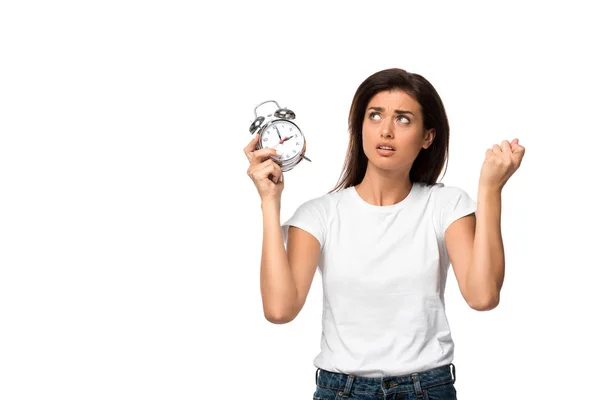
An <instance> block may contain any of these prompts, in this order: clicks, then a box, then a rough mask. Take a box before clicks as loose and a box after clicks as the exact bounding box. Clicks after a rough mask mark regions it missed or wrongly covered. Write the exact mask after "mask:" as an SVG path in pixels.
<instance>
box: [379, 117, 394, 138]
mask: <svg viewBox="0 0 600 400" xmlns="http://www.w3.org/2000/svg"><path fill="white" fill-rule="evenodd" d="M390 121H391V122H387V123H386V122H383V123H382V124H381V130H380V134H381V137H382V138H383V137H389V138H391V137H393V123H394V121H393V118H392V119H391V120H390Z"/></svg>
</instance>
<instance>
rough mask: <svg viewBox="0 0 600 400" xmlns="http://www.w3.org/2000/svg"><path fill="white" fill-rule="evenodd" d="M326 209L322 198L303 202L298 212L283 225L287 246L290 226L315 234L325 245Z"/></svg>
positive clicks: (284, 239)
mask: <svg viewBox="0 0 600 400" xmlns="http://www.w3.org/2000/svg"><path fill="white" fill-rule="evenodd" d="M326 217H327V216H326V210H325V205H324V203H323V199H322V198H316V199H312V200H309V201H306V202H304V203H303V204H301V205H300V206H299V207H298V208H297V209H296V212H295V213H294V214H293V215H292V216H291V217H290V218H289V219H288V220H287V221H285V222H284V223H283V224H282V225H281V232H282V234H283V243H284V244H285V247H286V248H287V242H288V233H289V229H290V226H295V227H298V228H300V229H302V230H304V231H306V232H308V233H310V234H311V235H313V236H314V237H315V238H316V239H317V240H318V241H319V244H320V245H321V250H323V246H324V245H325V234H326V230H325V228H326Z"/></svg>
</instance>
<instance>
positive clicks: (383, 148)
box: [377, 144, 396, 156]
mask: <svg viewBox="0 0 600 400" xmlns="http://www.w3.org/2000/svg"><path fill="white" fill-rule="evenodd" d="M395 152H396V149H394V148H393V147H392V146H389V145H385V144H380V145H377V153H379V155H382V156H391V155H392V154H394V153H395Z"/></svg>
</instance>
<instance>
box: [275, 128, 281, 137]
mask: <svg viewBox="0 0 600 400" xmlns="http://www.w3.org/2000/svg"><path fill="white" fill-rule="evenodd" d="M275 130H276V131H277V136H279V140H281V134H280V133H279V129H277V126H275Z"/></svg>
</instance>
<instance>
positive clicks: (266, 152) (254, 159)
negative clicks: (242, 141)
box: [248, 147, 279, 165]
mask: <svg viewBox="0 0 600 400" xmlns="http://www.w3.org/2000/svg"><path fill="white" fill-rule="evenodd" d="M269 157H279V155H278V154H277V150H275V149H274V148H271V147H265V148H264V149H260V150H255V151H252V152H250V153H248V160H249V161H250V164H251V165H258V164H260V163H262V162H264V161H265V160H267V159H268V158H269Z"/></svg>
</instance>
